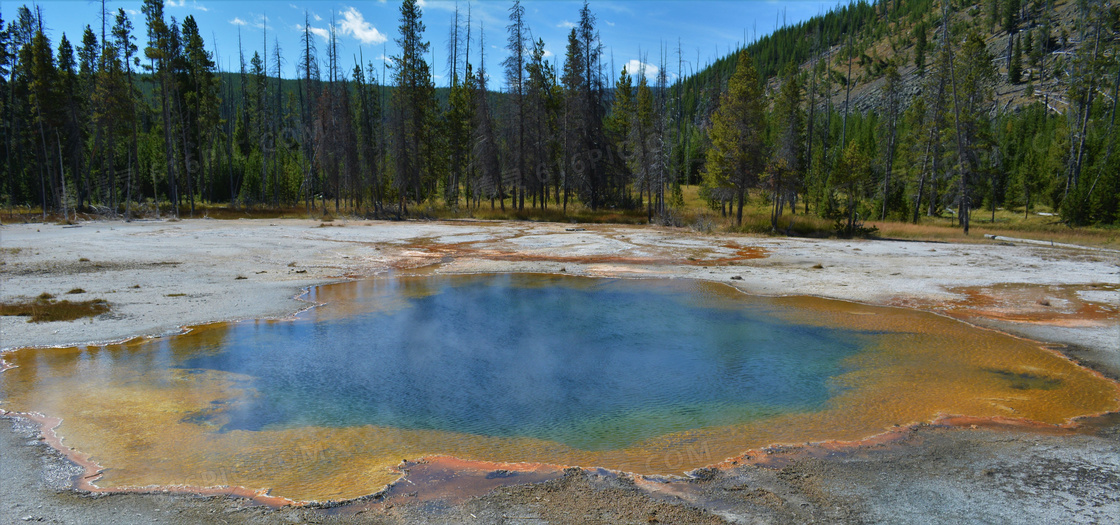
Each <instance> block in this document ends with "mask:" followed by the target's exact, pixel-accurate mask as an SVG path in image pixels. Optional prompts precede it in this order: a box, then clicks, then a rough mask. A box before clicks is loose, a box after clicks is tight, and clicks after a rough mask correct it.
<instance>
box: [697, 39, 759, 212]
mask: <svg viewBox="0 0 1120 525" xmlns="http://www.w3.org/2000/svg"><path fill="white" fill-rule="evenodd" d="M764 133H765V119H764V115H763V100H762V87H761V85H760V84H759V81H758V73H757V72H756V71H755V69H754V64H753V63H752V61H751V57H750V54H748V53H747V51H746V50H743V51H740V52H739V63H738V65H737V67H736V68H735V74H733V75H731V78H730V80H728V82H727V92H725V93H724V94H723V96H722V97H720V106H719V109H718V110H716V113H715V115H714V116H713V117H712V129H711V140H712V147H711V149H709V150H708V158H707V163H706V164H705V166H704V169H705V171H706V178H707V182H708V184H709V185H710V186H712V187H715V188H728V189H732V190H733V191H734V195H735V197H736V199H737V203H736V204H737V207H738V210H737V212H736V215H735V223H736V224H739V225H741V224H742V223H743V205H744V203H745V202H746V198H747V190H748V189H750V188H754V187H756V186H758V183H759V178H760V176H761V174H762V169H763V166H764V162H765V161H764V160H763V159H765V158H766V154H765V144H764V142H763V134H764Z"/></svg>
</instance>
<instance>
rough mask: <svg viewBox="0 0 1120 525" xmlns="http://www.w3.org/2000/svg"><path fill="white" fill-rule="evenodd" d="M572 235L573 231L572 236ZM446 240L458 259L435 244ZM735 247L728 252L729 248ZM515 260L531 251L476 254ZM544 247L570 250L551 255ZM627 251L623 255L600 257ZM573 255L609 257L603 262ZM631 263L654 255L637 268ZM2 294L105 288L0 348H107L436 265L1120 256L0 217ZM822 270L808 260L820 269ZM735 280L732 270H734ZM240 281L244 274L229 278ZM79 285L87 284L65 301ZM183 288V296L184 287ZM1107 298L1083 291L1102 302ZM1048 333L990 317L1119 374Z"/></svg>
mask: <svg viewBox="0 0 1120 525" xmlns="http://www.w3.org/2000/svg"><path fill="white" fill-rule="evenodd" d="M570 229H579V230H583V231H568V230H570ZM444 245H457V247H459V248H464V249H466V250H468V251H466V252H457V253H459V256H454V255H450V256H449V255H446V254H445V253H440V252H439V250H437V248H441V247H443V248H447V247H448V246H444ZM729 246H730V247H729ZM736 246H738V247H741V248H750V247H760V248H763V249H765V250H766V251H767V252H768V253H769V256H768V257H765V258H762V259H751V260H745V261H739V262H736V263H734V264H732V265H725V266H708V267H705V266H702V264H704V263H703V262H700V263H699V264H701V265H689V264H677V263H665V262H664V260H665V259H670V260H673V261H678V262H687V261H688V258H693V259H696V260H698V261H706V260H714V259H718V258H721V257H724V258H725V257H734V256H735V252H736V249H735V247H736ZM472 253H475V254H477V253H486V254H491V255H493V254H496V253H502V254H506V255H509V254H519V255H521V256H526V257H530V258H531V260H506V259H509V257H506V258H505V259H495V258H489V259H488V258H483V257H477V256H472V255H471V254H472ZM550 257H559V258H567V259H562V260H560V261H548V260H545V259H548V258H550ZM616 257H621V258H627V259H628V260H629V263H621V262H611V261H610V259H609V258H616ZM572 258H608V259H607V260H606V261H604V262H587V260H586V259H583V260H580V261H573V259H572ZM634 259H649V261H650V262H649V263H648V264H647V263H641V262H639V263H638V264H633V262H632V261H633V260H634ZM0 262H2V263H3V264H2V265H0V301H10V300H14V299H17V298H32V297H35V296H38V295H39V294H41V293H44V292H47V293H50V294H53V295H55V296H56V297H58V298H73V299H89V298H103V299H106V300H108V301H109V302H110V303H111V305H112V312H111V313H110V314H107V315H103V316H100V317H97V318H95V319H86V320H81V321H73V322H61V323H46V324H32V323H27V322H26V321H25V319H23V318H18V317H0V349H3V350H11V349H15V348H20V347H27V346H62V345H74V344H84V343H93V342H106V341H114V340H121V339H126V338H129V337H135V336H156V335H162V334H168V333H173V332H177V331H179V330H181V329H182V327H184V326H190V325H198V324H204V323H209V322H215V321H228V320H236V319H252V318H271V317H283V316H287V315H290V314H293V313H295V312H298V311H299V310H301V309H304V308H306V307H307V306H308V303H306V302H304V301H302V300H299V299H297V296H299V295H300V294H301V293H302V292H303V290H305V289H306V288H307V287H309V286H313V285H318V284H324V283H330V282H337V281H342V280H346V279H351V278H360V277H366V276H375V275H383V274H386V273H388V272H390V271H393V270H394V269H396V268H415V267H420V266H425V265H433V264H436V263H442V264H439V265H438V266H436V267H435V270H434V271H436V272H441V273H460V272H464V273H473V272H560V271H561V270H563V271H564V272H565V273H568V274H572V275H591V276H619V277H666V278H694V279H706V280H713V281H719V282H725V283H729V284H733V285H735V286H737V287H739V288H740V289H742V290H744V291H746V292H748V293H753V294H761V295H814V296H820V297H829V298H836V299H844V300H852V301H858V302H863V303H870V304H882V305H890V304H910V303H914V302H919V303H922V304H930V303H931V302H934V303H940V302H944V301H949V300H952V299H954V298H956V296H954V295H953V294H952V293H951V292H950V291H949V290H950V289H952V288H956V287H962V286H978V285H990V284H998V283H1026V284H1039V285H1053V284H1089V283H1105V284H1120V254H1117V253H1116V252H1100V251H1081V250H1073V249H1067V248H1050V247H1039V246H1031V245H1013V246H1008V245H1006V244H1000V243H997V242H994V241H992V242H981V243H980V244H947V243H927V242H899V241H865V240H816V239H792V238H771V237H757V236H739V235H703V234H698V233H694V232H691V231H688V230H679V229H667V228H655V227H637V226H581V227H580V228H574V227H573V226H572V225H567V224H557V223H524V222H517V223H512V222H463V221H445V222H381V221H335V222H333V223H329V225H324V224H323V223H320V222H318V221H306V220H271V221H270V220H236V221H217V220H204V219H199V220H182V221H135V222H131V223H125V222H119V221H106V222H88V223H82V224H80V225H78V226H61V225H55V224H5V225H3V226H0ZM818 264H819V265H821V266H823V268H814V266H815V265H818ZM733 276H741V277H742V280H731V278H732V277H733ZM238 277H244V279H238ZM75 288H81V289H84V290H85V291H86V293H85V294H78V295H67V294H66V292H68V291H70V290H72V289H75ZM179 294H185V295H179ZM1116 296H1117V294H1116V292H1114V291H1112V292H1108V291H1101V292H1092V291H1089V292H1084V293H1082V295H1081V297H1082V298H1083V299H1085V300H1090V301H1101V302H1113V304H1114V305H1115V301H1116ZM1111 324H1112V326H1107V327H1100V326H1098V327H1079V328H1060V329H1059V328H1058V327H1052V326H1045V325H1043V326H1038V325H1027V324H1022V323H1008V322H993V323H989V325H991V326H996V327H997V328H1000V329H1003V330H1007V331H1010V332H1013V333H1017V334H1020V335H1024V336H1028V337H1031V338H1034V339H1040V340H1044V341H1046V342H1052V343H1063V344H1074V345H1077V346H1079V347H1081V348H1087V349H1091V350H1092V351H1093V352H1094V354H1096V355H1095V356H1093V357H1092V358H1091V359H1089V361H1091V362H1093V363H1095V364H1096V365H1098V366H1100V367H1102V368H1103V369H1104V370H1102V371H1105V372H1106V373H1110V374H1111V375H1113V376H1120V323H1111Z"/></svg>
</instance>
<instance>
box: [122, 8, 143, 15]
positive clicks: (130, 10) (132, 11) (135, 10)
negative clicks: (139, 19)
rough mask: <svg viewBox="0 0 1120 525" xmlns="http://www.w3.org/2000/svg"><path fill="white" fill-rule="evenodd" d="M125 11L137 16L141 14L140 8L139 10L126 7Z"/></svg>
mask: <svg viewBox="0 0 1120 525" xmlns="http://www.w3.org/2000/svg"><path fill="white" fill-rule="evenodd" d="M124 12H126V13H128V14H130V15H132V16H136V15H139V14H140V10H139V9H125V10H124Z"/></svg>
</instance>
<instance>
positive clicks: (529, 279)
mask: <svg viewBox="0 0 1120 525" xmlns="http://www.w3.org/2000/svg"><path fill="white" fill-rule="evenodd" d="M309 295H310V298H311V299H312V300H314V301H316V302H321V303H325V306H322V307H320V308H315V309H312V310H310V311H308V312H305V313H304V314H301V315H300V316H298V317H297V318H296V319H288V320H277V321H255V322H242V323H219V324H213V325H207V326H203V327H197V328H195V329H193V330H192V331H191V332H190V333H188V334H186V335H182V336H174V337H167V338H161V339H152V340H149V339H140V340H136V341H132V342H129V343H125V344H120V345H110V346H89V347H76V348H62V349H58V348H51V349H24V350H19V351H17V352H12V353H8V354H5V356H4V358H5V360H7V361H8V362H10V364H12V365H13V366H14V368H12V369H9V370H7V371H4V372H2V373H0V400H2V404H0V407H3V408H4V409H6V410H10V411H13V412H24V413H30V412H36V413H41V414H46V415H49V416H54V417H59V418H61V419H62V424H61V425H60V426H59V427H58V429H57V432H58V434H60V435H61V436H62V437H63V438H64V444H65V445H66V446H68V447H73V448H74V449H76V450H79V451H82V452H85V453H89V454H91V455H92V460H93V461H96V462H97V463H98V464H100V465H101V466H103V467H105V469H106V470H105V471H104V474H103V476H102V477H101V478H100V479H99V480H98V481H97V483H98V485H100V486H102V487H144V486H152V485H164V486H166V485H188V486H241V487H247V488H250V489H253V490H256V489H270V490H271V491H272V494H274V495H277V496H283V497H287V498H291V499H293V500H327V499H345V498H353V497H357V496H361V495H365V494H370V493H373V492H376V491H378V490H380V489H381V488H382V487H384V486H385V484H387V483H389V482H391V481H393V480H394V479H397V477H398V476H399V473H396V472H394V471H393V470H391V468H392V467H393V466H394V465H397V464H398V463H400V461H401V459H402V458H412V459H416V458H420V457H423V456H426V455H433V454H446V455H452V456H456V457H459V458H463V459H469V460H491V461H505V462H537V463H548V464H555V465H580V466H587V467H590V466H601V467H606V468H612V469H619V470H625V471H630V472H636V473H640V474H679V473H681V472H682V471H686V470H690V469H693V468H696V467H701V466H706V465H711V464H715V463H719V462H721V461H723V460H725V459H726V458H729V457H733V456H738V455H740V454H742V453H744V452H745V451H747V450H750V449H752V448H758V447H763V446H767V445H771V444H777V443H785V444H802V443H806V442H810V441H825V440H843V441H852V440H859V439H863V438H867V437H869V436H872V435H875V434H879V433H881V432H884V431H885V430H887V429H890V428H895V426H896V425H901V426H906V425H910V424H913V423H918V422H922V421H932V420H934V419H937V418H939V417H942V416H950V415H960V416H968V417H976V418H992V417H1000V418H1011V419H1018V420H1029V421H1036V422H1040V423H1047V424H1062V423H1067V422H1068V421H1069V420H1070V419H1071V418H1075V417H1078V416H1083V415H1089V414H1097V413H1101V412H1106V411H1115V410H1117V409H1118V408H1120V402H1118V391H1117V385H1116V383H1114V382H1112V381H1109V380H1108V379H1106V378H1104V377H1102V376H1100V375H1099V374H1096V373H1093V372H1090V371H1088V370H1086V369H1084V368H1081V367H1078V366H1077V365H1075V364H1073V363H1072V362H1070V361H1069V360H1067V359H1065V358H1063V357H1061V356H1059V355H1057V354H1055V353H1054V352H1051V351H1049V350H1046V349H1044V348H1042V347H1041V346H1040V345H1039V344H1037V343H1034V342H1031V341H1026V340H1022V339H1017V338H1014V337H1010V336H1007V335H1004V334H1000V333H998V332H993V331H989V330H981V329H977V328H974V327H971V326H969V325H966V324H964V323H960V322H957V321H954V320H951V319H947V318H943V317H940V316H936V315H932V314H928V313H922V312H916V311H912V310H905V309H897V308H880V307H871V306H863V305H858V304H852V303H846V302H841V301H831V300H825V299H817V298H807V297H789V298H776V299H775V298H758V297H749V296H746V295H743V294H741V293H740V292H739V291H737V290H735V289H734V288H731V287H729V286H726V285H722V284H715V283H705V282H696V281H688V280H640V281H638V280H612V279H588V278H576V277H556V276H543V275H482V276H428V277H394V278H382V279H372V280H367V281H359V282H354V283H346V284H340V285H332V286H324V287H319V288H315V289H313V290H312V291H311V292H310V294H309Z"/></svg>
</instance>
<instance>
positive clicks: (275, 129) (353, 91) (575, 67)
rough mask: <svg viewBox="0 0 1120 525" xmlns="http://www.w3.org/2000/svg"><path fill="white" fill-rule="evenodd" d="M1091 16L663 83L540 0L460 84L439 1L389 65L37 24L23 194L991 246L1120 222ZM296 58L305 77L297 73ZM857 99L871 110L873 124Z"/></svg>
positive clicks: (669, 58)
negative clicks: (748, 225)
mask: <svg viewBox="0 0 1120 525" xmlns="http://www.w3.org/2000/svg"><path fill="white" fill-rule="evenodd" d="M1071 1H1072V2H1073V4H1075V5H1073V6H1072V7H1067V8H1064V9H1059V8H1058V7H1056V6H1055V5H1054V0H983V1H982V2H981V3H977V4H974V3H971V2H967V1H960V0H956V1H954V0H944V1H943V2H936V1H934V0H882V1H879V2H876V3H873V4H869V3H865V2H859V3H853V4H851V5H848V6H844V7H841V8H838V9H835V10H833V11H831V12H829V13H827V14H824V15H821V16H818V17H815V18H813V19H811V20H808V21H806V22H803V23H799V24H795V25H790V26H785V27H782V28H781V29H779V30H777V31H776V32H774V33H773V34H770V35H767V36H764V37H762V38H760V39H758V40H757V41H755V42H754V43H752V44H751V45H748V46H746V47H744V48H741V49H739V50H737V51H736V52H734V53H731V54H729V55H728V56H727V57H724V58H722V59H719V60H717V61H716V62H714V63H713V64H711V65H710V66H709V67H707V68H705V69H703V70H702V71H699V72H697V73H695V74H692V75H687V76H684V75H682V76H680V77H679V78H678V79H676V80H675V81H674V82H672V83H670V82H669V78H670V77H669V70H670V69H672V68H673V66H676V69H677V70H678V72H682V70H683V67H682V64H683V62H684V60H685V58H684V56H683V54H682V52H681V50H680V46H679V44H678V46H677V48H676V49H673V48H670V47H665V48H663V49H661V50H659V55H660V60H659V64H658V67H657V74H656V75H654V78H653V80H652V82H651V81H650V80H649V79H648V78H647V77H648V76H649V75H647V74H646V72H645V71H626V70H620V71H611V70H610V66H609V63H608V61H606V60H604V54H605V53H604V47H603V45H602V43H601V41H600V39H599V34H598V30H597V28H596V23H597V20H596V17H595V14H594V13H593V11H592V9H591V6H590V5H589V4H588V3H586V2H585V3H584V4H583V6H582V8H581V9H580V11H579V22H578V23H577V24H576V25H575V27H574V28H572V30H571V32H570V33H569V34H568V38H567V42H566V43H565V46H564V49H565V52H564V55H563V57H560V58H559V59H557V60H556V61H550V60H549V59H548V58H546V52H545V43H544V42H543V41H541V40H536V41H534V40H532V39H531V37H530V34H531V32H530V28H529V27H528V26H527V24H526V22H525V20H524V7H523V6H522V5H521V2H520V1H519V0H514V1H513V2H512V3H511V5H510V7H509V10H508V14H509V18H508V20H509V22H508V25H507V26H506V27H505V28H504V31H501V37H500V38H501V39H503V40H504V47H505V49H506V51H507V54H506V56H505V58H504V59H503V60H501V61H500V62H498V63H494V62H493V61H490V62H489V63H488V62H487V57H486V55H485V50H486V49H487V46H486V43H487V42H488V41H490V39H491V38H493V37H492V36H491V35H490V34H487V33H485V32H484V31H483V28H482V26H481V24H478V23H477V21H472V20H471V16H470V12H469V6H468V7H467V8H466V9H464V11H463V12H459V11H457V12H456V13H455V15H454V17H453V19H452V22H451V24H450V27H449V28H448V33H447V39H446V40H447V46H448V64H447V66H448V70H449V72H450V87H447V88H440V89H437V88H436V87H435V84H434V81H433V68H434V67H435V64H431V63H429V62H428V60H427V58H428V57H430V56H431V55H430V46H431V42H430V40H429V39H428V38H427V37H425V34H426V27H425V23H424V21H423V20H422V16H421V15H422V12H421V10H420V8H419V6H418V5H417V1H416V0H405V1H404V2H403V3H402V4H401V6H400V18H399V26H398V35H397V38H396V42H397V44H398V46H399V52H398V54H397V55H395V56H393V57H391V63H390V65H389V69H388V70H387V71H385V70H384V69H382V68H380V67H376V66H375V65H374V63H373V61H365V62H362V61H361V59H358V60H357V61H355V60H350V61H346V60H343V59H342V58H341V57H340V56H339V52H338V42H337V35H335V34H333V33H332V34H331V35H330V37H329V38H328V40H327V42H326V45H325V49H323V50H322V51H320V50H319V49H318V48H317V45H316V44H317V42H316V40H315V39H316V38H317V37H316V36H315V35H314V34H311V33H310V32H308V29H307V28H308V24H306V23H305V24H304V28H305V32H304V34H303V38H302V40H301V46H300V49H298V50H283V49H281V48H280V46H279V43H278V40H276V41H274V42H272V43H271V45H269V43H268V41H267V38H266V40H265V45H264V46H263V47H262V48H261V49H259V50H257V51H253V52H252V54H251V56H247V55H246V53H245V52H244V51H242V50H241V49H239V50H238V59H239V62H240V69H239V70H238V71H227V72H219V71H218V68H217V66H216V62H217V60H216V58H215V51H210V50H208V49H207V46H206V44H205V41H204V39H203V37H202V36H201V35H202V31H201V30H200V28H199V27H198V25H197V23H196V22H195V20H194V18H193V17H191V16H187V17H186V18H184V19H183V20H182V21H181V22H180V21H177V20H176V19H175V18H173V17H168V16H166V15H165V13H164V6H163V0H145V1H144V4H143V8H142V13H143V16H144V20H145V26H146V27H145V28H140V29H137V28H135V27H133V26H132V23H131V22H130V20H129V18H128V16H127V14H126V13H125V12H124V10H123V9H119V10H117V12H116V13H115V14H114V13H111V12H104V3H102V10H103V13H102V14H103V15H104V16H103V17H102V18H103V22H102V23H101V24H100V26H101V27H100V28H98V29H96V30H95V29H94V28H92V27H90V26H87V27H86V29H85V31H84V32H83V34H82V35H80V40H76V41H74V42H72V41H71V40H69V38H68V37H67V35H62V36H61V38H60V39H59V41H58V42H57V43H54V42H51V41H50V40H49V39H48V38H47V37H46V35H45V34H44V32H43V29H42V28H43V25H44V21H43V20H42V16H41V15H40V13H39V12H38V10H37V9H34V8H29V7H26V6H23V7H20V8H18V9H17V11H16V13H15V17H14V20H12V21H10V22H4V21H3V20H2V19H0V29H2V30H0V116H2V118H3V122H2V125H3V129H4V136H3V144H2V145H0V147H3V149H4V158H3V159H2V161H0V162H2V164H0V168H2V169H3V174H4V176H3V182H2V186H0V199H2V200H3V201H4V202H3V204H4V205H5V207H8V208H11V207H13V206H27V207H35V208H39V209H41V210H42V213H43V214H44V217H45V216H46V214H47V213H48V212H52V213H60V214H63V215H66V216H68V215H69V214H72V213H75V212H76V211H79V210H80V211H82V212H85V213H97V214H102V215H107V216H126V217H128V216H132V215H134V214H136V213H151V210H153V209H155V210H158V209H159V206H160V205H161V204H162V205H163V206H164V207H165V209H168V210H169V213H171V214H173V215H175V216H178V215H179V214H180V213H189V214H192V215H193V214H194V213H195V210H196V207H197V206H200V205H210V204H215V203H222V204H229V205H232V206H235V207H254V206H257V207H275V208H280V207H297V206H298V207H303V208H305V209H306V210H307V211H308V213H331V212H332V210H333V213H353V214H359V215H364V216H370V217H401V216H407V215H409V214H410V212H411V213H416V210H417V208H418V207H421V208H431V207H443V208H446V209H449V210H452V211H460V210H463V211H466V212H470V211H471V210H476V209H478V208H480V207H487V208H501V209H506V208H507V207H508V208H510V209H513V210H525V209H527V208H528V209H540V210H545V209H550V208H552V209H556V210H558V211H559V212H561V213H567V212H568V210H569V209H570V208H572V207H574V206H579V207H581V208H589V209H591V210H603V209H622V210H641V211H642V212H643V213H644V214H645V215H646V216H647V218H648V219H649V220H651V221H671V220H672V217H673V215H674V214H675V213H676V210H679V209H680V208H681V207H682V206H683V205H684V196H683V192H682V189H681V186H682V185H684V184H699V185H700V195H701V196H702V197H703V198H704V199H705V200H706V201H707V202H708V204H709V205H710V206H711V208H712V209H713V210H719V211H721V212H722V213H724V214H725V215H729V216H731V217H733V218H734V219H735V220H736V221H737V222H741V221H742V213H743V208H744V205H745V203H747V202H748V201H749V200H751V199H754V200H756V201H757V202H761V203H765V205H767V206H768V207H769V209H770V223H771V226H772V227H773V228H775V229H778V228H779V226H780V223H782V222H783V221H788V216H789V215H790V214H812V215H817V216H820V217H825V218H828V219H830V220H835V223H836V228H837V230H838V231H839V232H840V233H842V234H858V233H860V232H863V231H865V229H864V228H863V223H864V221H866V220H873V219H874V220H879V219H889V220H905V221H914V222H918V221H920V220H921V219H922V217H930V216H933V217H942V216H944V215H945V214H949V215H951V216H953V217H955V219H954V220H955V222H956V223H957V224H959V225H960V226H962V227H963V228H964V229H965V230H966V231H967V229H968V227H969V223H970V217H972V216H973V215H975V214H976V213H980V212H991V213H992V214H993V217H994V213H995V210H996V209H997V208H1005V209H1016V210H1018V211H1020V212H1021V213H1024V214H1030V213H1031V212H1032V210H1034V209H1037V208H1039V207H1045V208H1046V209H1048V210H1053V212H1055V213H1057V214H1058V215H1059V216H1060V218H1061V219H1062V220H1063V221H1065V222H1066V223H1067V224H1070V225H1088V224H1118V223H1120V161H1118V160H1117V157H1118V156H1120V155H1116V154H1114V149H1115V142H1116V141H1115V130H1114V126H1115V122H1116V105H1117V99H1118V98H1120V97H1118V90H1120V62H1118V54H1117V51H1118V45H1120V40H1118V38H1117V36H1118V34H1120V8H1118V7H1116V6H1112V5H1110V4H1109V3H1106V2H1104V1H1102V0H1071ZM0 16H2V14H0ZM333 25H334V24H332V27H333ZM1004 42H1006V46H1003V47H1001V46H1002V44H1003V43H1004ZM239 44H241V43H240V42H239ZM1004 48H1006V51H999V50H1001V49H1004ZM993 50H996V51H995V52H994V51H993ZM285 54H288V55H294V56H295V57H296V59H295V60H296V64H297V66H298V67H297V69H298V75H297V77H298V78H294V79H284V78H282V74H281V73H282V71H281V69H282V66H283V64H284V63H285V62H286V59H285V56H284V55H285ZM642 61H643V62H646V60H645V59H644V57H643V60H642ZM674 62H675V63H674ZM997 88H999V89H997ZM853 90H857V91H861V93H862V94H861V95H860V96H861V97H862V100H865V101H867V100H871V101H872V103H870V104H868V105H867V107H865V108H864V109H862V110H857V109H856V108H855V107H853V106H854V104H853ZM1000 91H1002V98H1001V92H1000ZM1008 93H1011V95H1008Z"/></svg>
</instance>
